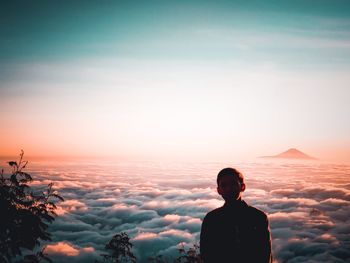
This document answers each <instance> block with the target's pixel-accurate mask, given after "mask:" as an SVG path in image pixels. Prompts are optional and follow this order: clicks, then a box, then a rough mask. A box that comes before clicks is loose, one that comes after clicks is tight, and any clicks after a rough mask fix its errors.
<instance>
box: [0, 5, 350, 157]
mask: <svg viewBox="0 0 350 263" xmlns="http://www.w3.org/2000/svg"><path fill="white" fill-rule="evenodd" d="M0 50H1V52H0V107H1V113H0V114H1V115H0V123H1V129H0V155H1V156H9V155H17V154H18V153H19V151H20V149H24V151H25V152H26V154H27V155H28V156H77V157H84V156H96V157H102V156H114V157H119V158H131V159H138V158H139V159H142V158H145V159H155V160H162V159H171V160H172V159H181V160H209V161H210V160H212V161H217V160H236V159H240V160H242V159H248V158H254V157H256V156H261V155H273V154H277V153H279V152H281V151H284V150H287V149H288V148H290V147H294V148H298V149H300V150H303V151H304V152H306V153H308V154H310V155H312V156H315V157H318V158H321V159H324V160H333V161H340V162H349V161H350V106H349V105H350V103H349V101H350V85H349V84H350V74H349V73H350V2H349V1H307V0H304V1H8V2H7V3H5V2H1V8H0Z"/></svg>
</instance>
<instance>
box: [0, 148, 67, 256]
mask: <svg viewBox="0 0 350 263" xmlns="http://www.w3.org/2000/svg"><path fill="white" fill-rule="evenodd" d="M23 155H24V152H23V150H22V151H21V154H20V159H19V162H15V161H10V162H8V164H9V166H11V167H12V173H11V175H9V176H6V175H4V170H2V171H1V173H0V213H1V215H2V216H1V217H0V262H14V261H16V262H40V261H41V260H46V261H51V260H50V259H49V258H48V257H47V255H46V254H45V253H44V249H45V248H43V249H41V250H40V251H39V252H37V253H35V254H27V255H23V252H24V250H25V249H28V250H30V251H33V250H34V248H35V247H36V246H40V241H50V240H51V235H50V233H49V232H48V226H49V224H50V223H52V221H54V219H55V218H54V216H56V213H55V210H56V205H55V203H54V202H53V201H52V199H56V200H57V199H58V200H59V201H63V198H62V197H61V196H60V195H59V194H58V193H57V191H55V190H54V189H53V188H52V186H53V183H50V184H48V186H47V188H45V189H44V191H40V192H39V191H38V189H37V190H36V191H34V190H33V189H32V188H31V187H30V186H29V183H30V182H32V181H33V178H32V177H31V175H30V174H28V173H26V172H24V171H23V170H24V169H25V167H26V166H27V164H28V161H24V160H23Z"/></svg>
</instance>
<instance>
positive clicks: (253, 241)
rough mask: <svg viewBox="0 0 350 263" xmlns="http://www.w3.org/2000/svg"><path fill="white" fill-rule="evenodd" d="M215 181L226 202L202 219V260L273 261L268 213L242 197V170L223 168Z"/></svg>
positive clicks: (207, 262)
mask: <svg viewBox="0 0 350 263" xmlns="http://www.w3.org/2000/svg"><path fill="white" fill-rule="evenodd" d="M217 183H218V189H217V190H218V193H219V194H220V195H221V196H222V197H223V198H224V199H225V204H224V206H222V207H220V208H217V209H215V210H213V211H211V212H209V213H208V214H207V215H206V216H205V218H204V220H203V224H202V230H201V236H200V250H201V256H202V259H203V261H204V263H211V262H223V263H224V262H245V263H249V262H252V263H259V262H261V263H268V262H272V256H271V239H270V231H269V224H268V219H267V216H266V215H265V213H264V212H262V211H260V210H258V209H256V208H254V207H252V206H249V205H247V204H246V203H245V202H244V201H243V200H242V199H241V193H242V192H243V191H244V190H245V184H244V181H243V176H242V174H241V173H239V172H238V171H237V170H235V169H233V168H226V169H223V170H222V171H220V173H219V175H218V178H217Z"/></svg>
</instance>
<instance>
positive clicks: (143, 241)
mask: <svg viewBox="0 0 350 263" xmlns="http://www.w3.org/2000/svg"><path fill="white" fill-rule="evenodd" d="M228 166H231V167H236V168H238V169H239V170H240V171H241V172H242V173H243V174H244V175H245V178H246V184H247V190H246V191H245V193H244V200H245V201H246V202H247V203H248V204H250V205H253V206H256V207H257V208H259V209H261V210H263V211H265V212H266V213H267V214H268V218H269V220H270V228H271V233H272V239H273V243H272V245H273V255H274V259H275V261H276V262H280V263H281V262H288V263H293V262H349V261H350V209H349V208H350V166H346V165H332V164H322V163H317V162H308V163H300V162H299V163H282V162H272V161H270V162H269V161H264V162H262V161H261V162H260V161H259V162H255V163H237V164H232V163H181V164H174V163H151V162H122V163H118V162H106V161H105V162H87V161H86V162H81V161H79V162H61V163H53V162H34V163H31V164H29V166H28V168H29V170H30V173H31V174H32V176H33V177H34V179H36V180H37V181H36V182H34V184H35V185H37V186H40V185H41V184H47V183H49V182H51V181H52V182H54V187H55V188H56V189H58V190H59V192H60V194H61V195H62V196H63V197H64V198H65V201H64V202H63V203H61V204H60V205H59V207H58V210H57V213H58V214H59V216H58V217H57V218H56V220H55V221H54V223H53V224H52V225H51V226H50V232H51V233H52V237H53V241H52V242H50V243H48V244H47V248H46V252H47V253H49V254H50V257H51V258H52V259H53V261H54V262H71V263H77V262H94V261H95V259H101V257H100V254H102V253H105V251H104V246H105V244H106V243H107V242H108V241H109V240H110V239H111V238H112V236H113V235H115V234H116V233H120V232H126V233H128V235H129V236H130V238H131V243H132V244H133V252H134V254H135V256H136V257H137V259H138V262H141V263H143V262H148V258H149V257H155V256H156V255H160V254H161V255H163V258H164V259H167V260H168V261H169V262H172V259H173V258H175V257H177V256H179V254H178V248H179V247H181V245H184V246H185V247H189V246H192V245H193V244H196V243H197V244H198V242H199V235H200V229H201V223H202V219H203V217H204V216H205V214H206V213H207V212H209V211H210V210H212V209H214V208H216V207H219V206H221V205H222V204H223V201H222V199H221V197H220V196H219V195H218V194H217V192H216V175H217V173H218V172H219V170H221V169H222V168H224V167H228Z"/></svg>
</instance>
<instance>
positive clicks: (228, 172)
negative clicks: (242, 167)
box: [216, 167, 244, 185]
mask: <svg viewBox="0 0 350 263" xmlns="http://www.w3.org/2000/svg"><path fill="white" fill-rule="evenodd" d="M223 176H235V177H236V178H237V179H238V181H239V182H240V183H241V184H243V183H244V176H243V174H242V173H241V172H240V171H238V170H237V169H235V168H231V167H228V168H224V169H222V170H221V171H220V172H219V173H218V177H217V178H216V182H217V184H218V185H219V182H220V179H221V178H222V177H223Z"/></svg>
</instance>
